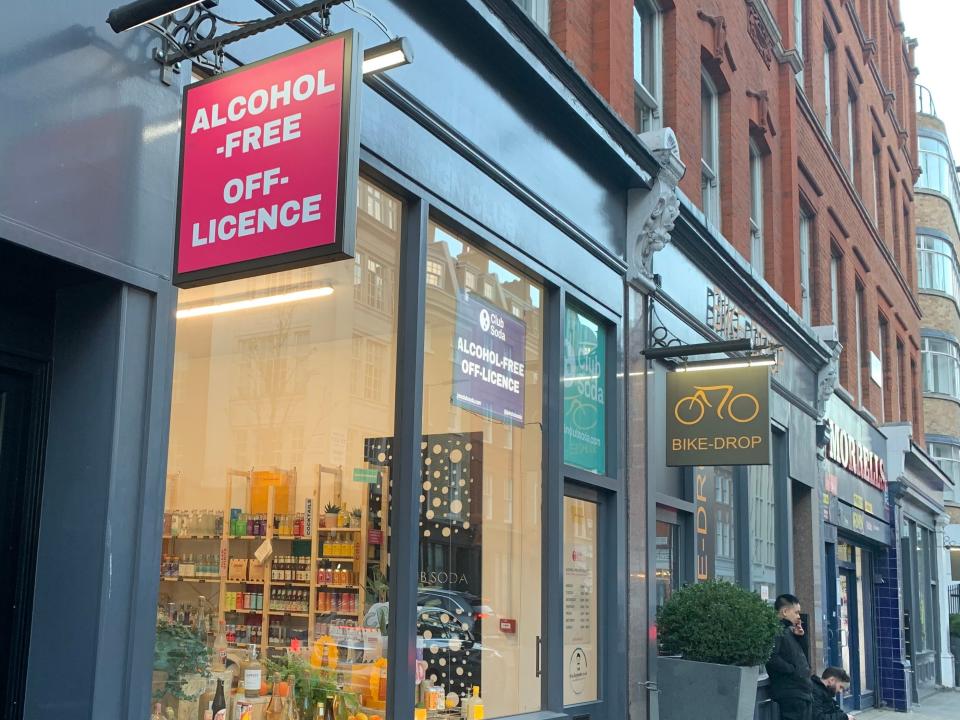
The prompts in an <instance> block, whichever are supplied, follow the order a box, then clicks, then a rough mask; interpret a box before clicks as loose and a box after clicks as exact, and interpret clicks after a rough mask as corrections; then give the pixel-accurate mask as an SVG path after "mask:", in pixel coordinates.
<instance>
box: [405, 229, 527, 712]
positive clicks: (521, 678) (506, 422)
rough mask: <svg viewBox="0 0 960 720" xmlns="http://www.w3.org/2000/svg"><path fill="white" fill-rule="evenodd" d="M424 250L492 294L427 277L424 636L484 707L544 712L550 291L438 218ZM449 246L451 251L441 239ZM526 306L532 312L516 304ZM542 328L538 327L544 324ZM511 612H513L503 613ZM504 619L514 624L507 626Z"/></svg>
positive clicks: (447, 674)
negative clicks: (546, 313) (545, 361)
mask: <svg viewBox="0 0 960 720" xmlns="http://www.w3.org/2000/svg"><path fill="white" fill-rule="evenodd" d="M428 238H429V239H428V256H436V257H449V258H450V262H451V264H452V265H453V266H464V265H469V266H470V267H473V268H476V270H477V273H478V276H480V277H483V278H484V284H485V286H486V285H490V286H491V292H489V293H487V292H484V293H483V295H482V296H478V295H476V294H474V293H469V292H465V291H460V292H458V291H457V290H456V289H455V288H451V287H449V286H447V287H443V288H441V287H437V286H435V285H429V284H428V285H427V293H426V308H427V309H426V329H427V330H428V331H429V332H430V333H431V335H432V337H433V342H434V344H435V346H436V347H438V348H441V347H450V348H453V356H452V357H451V356H450V355H449V354H447V353H436V354H433V355H429V356H427V357H425V358H424V367H423V385H424V388H423V392H424V395H423V442H422V446H421V452H422V454H423V477H422V479H421V485H422V489H421V496H420V501H421V510H420V537H419V555H420V590H419V592H420V595H421V596H427V595H429V596H430V597H432V598H436V599H438V600H440V602H441V604H442V607H438V608H434V607H424V603H423V602H420V603H419V605H421V608H420V610H419V614H418V617H417V636H418V638H417V646H418V648H419V649H420V651H421V652H422V656H423V662H424V663H425V669H426V676H427V679H428V680H429V682H430V683H431V684H435V685H440V686H443V688H444V690H445V692H447V693H449V692H454V693H457V694H459V695H460V696H461V697H466V696H467V695H469V694H470V693H471V691H472V688H473V687H478V688H480V692H481V696H482V698H483V701H484V710H485V714H486V716H487V717H500V716H504V715H512V714H518V713H524V712H533V711H537V710H540V708H541V700H540V698H541V693H540V680H539V678H538V677H537V673H536V661H535V653H536V652H537V638H538V636H540V634H541V630H540V611H541V587H540V579H541V572H540V553H539V552H538V551H537V548H539V547H540V541H541V537H542V525H541V522H540V498H541V483H542V480H541V466H542V457H541V455H542V453H541V450H542V446H543V441H542V436H541V431H540V420H541V408H542V404H543V401H542V399H543V388H542V385H541V382H540V378H541V377H542V346H541V343H540V338H542V333H541V332H540V331H539V329H538V328H539V326H540V325H541V324H542V322H543V320H542V308H541V307H540V298H541V297H542V294H541V292H540V287H539V286H538V285H537V284H536V283H535V282H534V281H533V280H532V279H530V278H528V277H527V276H525V275H523V274H522V273H521V272H520V271H518V270H514V269H512V268H510V267H508V266H507V265H505V264H503V263H501V262H500V261H499V260H497V259H495V258H494V257H493V256H492V255H490V254H488V253H486V252H485V251H483V250H481V249H480V248H479V247H477V245H475V244H474V243H472V242H470V240H468V239H467V238H465V237H462V236H460V235H458V234H457V233H455V232H453V231H451V230H449V229H444V228H443V227H441V226H439V225H436V224H433V223H431V225H430V227H429V230H428ZM441 246H442V247H441ZM513 304H516V305H517V306H520V307H523V308H527V310H526V311H525V312H524V313H523V318H517V317H516V316H515V315H514V314H513V313H511V306H512V305H513ZM535 328H537V331H536V332H534V329H535ZM505 621H509V622H505ZM504 628H507V629H504Z"/></svg>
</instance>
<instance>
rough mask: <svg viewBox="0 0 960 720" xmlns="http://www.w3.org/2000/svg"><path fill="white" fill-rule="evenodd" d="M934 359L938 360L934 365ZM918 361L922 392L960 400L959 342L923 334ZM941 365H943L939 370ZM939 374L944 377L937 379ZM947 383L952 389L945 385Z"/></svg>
mask: <svg viewBox="0 0 960 720" xmlns="http://www.w3.org/2000/svg"><path fill="white" fill-rule="evenodd" d="M941 343H942V345H941ZM934 360H936V361H938V363H937V364H936V365H934V364H933V361H934ZM920 361H921V366H922V371H923V376H922V380H923V384H922V390H923V394H924V395H934V396H937V397H948V398H952V399H955V400H958V401H960V344H958V342H957V341H956V340H955V339H949V338H947V337H941V336H932V335H924V336H923V337H922V338H921V340H920ZM951 365H952V369H951ZM941 366H945V367H944V368H943V369H942V370H941V369H940V368H941ZM941 375H944V377H943V378H942V380H941V381H938V378H939V377H940V376H941ZM949 383H952V389H951V388H950V387H947V384H949Z"/></svg>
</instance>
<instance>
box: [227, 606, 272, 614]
mask: <svg viewBox="0 0 960 720" xmlns="http://www.w3.org/2000/svg"><path fill="white" fill-rule="evenodd" d="M224 613H226V614H228V615H263V610H247V609H246V608H242V609H241V608H238V609H236V610H224Z"/></svg>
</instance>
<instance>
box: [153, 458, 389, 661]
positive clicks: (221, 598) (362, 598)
mask: <svg viewBox="0 0 960 720" xmlns="http://www.w3.org/2000/svg"><path fill="white" fill-rule="evenodd" d="M273 471H274V472H276V473H279V474H282V475H284V477H285V480H288V481H289V483H290V484H288V487H290V488H292V490H291V492H294V493H295V492H296V469H292V470H289V471H287V470H273ZM327 477H332V479H333V483H332V488H329V489H328V492H326V493H324V496H323V500H324V501H325V502H326V501H331V498H332V502H333V503H334V504H336V505H340V504H341V490H342V482H343V471H342V469H341V468H331V467H323V466H319V467H317V470H316V474H315V475H314V477H313V478H312V480H313V482H312V483H311V485H312V487H311V488H310V492H309V497H310V499H311V501H312V506H313V508H314V513H313V528H312V532H310V533H309V534H305V535H303V536H297V535H280V534H276V535H275V534H274V518H275V516H276V515H277V508H276V503H277V498H276V495H277V492H276V488H275V487H273V486H270V487H269V488H268V489H267V507H266V510H267V512H266V514H265V515H266V527H265V531H264V534H263V535H231V534H230V532H229V529H230V511H231V508H234V507H236V506H237V503H236V502H234V498H235V497H237V495H238V494H240V493H238V492H237V491H238V490H239V488H237V485H236V483H238V482H240V483H243V484H244V487H243V491H244V492H243V493H242V494H243V495H244V496H245V498H246V502H245V503H244V507H245V509H246V511H247V512H252V508H251V488H252V485H253V481H254V471H253V470H249V471H247V470H236V469H229V470H227V472H226V487H225V492H224V505H223V511H222V517H223V528H224V531H223V533H222V534H189V533H187V534H176V535H174V534H169V535H164V536H163V540H164V554H165V555H166V554H171V555H176V554H177V553H176V549H177V547H176V546H177V545H178V544H179V543H182V542H188V543H191V544H193V543H213V542H216V543H218V547H219V551H220V552H219V570H220V575H219V577H216V576H209V577H162V578H161V580H162V581H163V583H165V584H169V586H170V587H171V588H172V587H175V583H188V584H192V585H196V586H204V585H206V586H213V587H216V588H217V594H218V597H217V599H216V601H215V602H213V604H212V606H213V607H215V608H217V617H218V619H219V620H224V621H225V620H226V618H227V616H228V615H230V616H234V617H237V618H247V617H259V618H260V632H261V635H260V643H259V644H260V652H261V654H262V655H265V653H266V652H267V650H268V649H270V648H272V649H276V648H279V647H281V645H279V644H277V643H271V642H270V621H271V619H273V620H274V621H276V620H277V619H278V618H280V619H282V618H288V619H291V620H294V619H295V620H298V621H302V620H306V625H307V628H306V630H307V638H308V641H311V642H312V640H313V639H314V638H315V637H316V635H317V632H316V631H317V620H318V618H330V619H334V618H339V619H340V620H352V621H355V622H356V621H359V620H362V618H363V616H364V614H365V612H366V602H367V597H366V595H367V593H366V578H367V564H368V559H369V555H370V552H369V543H368V539H369V533H368V528H369V518H368V515H369V508H368V504H369V501H370V488H369V487H365V488H363V491H362V493H361V497H362V500H361V504H360V507H361V509H362V513H361V516H360V527H348V528H342V527H321V523H322V522H323V519H324V513H323V504H321V502H320V501H321V488H322V486H323V484H324V479H325V478H327ZM181 480H182V479H181V478H180V477H179V476H178V477H176V478H175V479H174V484H175V485H176V486H178V487H177V488H176V490H180V489H181V488H179V486H180V485H181ZM176 494H177V495H179V494H181V493H179V492H177V493H176ZM383 505H384V507H383V511H382V512H383V513H384V515H383V517H386V514H385V513H386V498H384V502H383ZM300 509H301V510H302V508H300ZM280 512H283V513H287V512H288V509H287V508H284V509H282V510H281V511H280ZM305 531H306V528H305ZM334 535H339V536H340V537H342V538H351V542H353V546H354V553H353V555H350V556H344V555H325V554H324V553H323V551H322V548H323V542H324V540H326V539H329V538H330V537H331V536H334ZM385 536H386V532H384V541H383V542H384V543H385V542H386V539H385ZM267 541H269V542H270V543H271V545H272V548H273V553H272V555H271V557H270V558H268V560H267V561H266V562H265V563H264V564H263V580H249V579H247V580H232V579H230V578H229V567H230V560H231V559H232V558H242V559H245V560H247V561H248V568H247V572H248V573H249V561H252V560H254V559H255V552H256V550H257V548H258V547H260V545H261V544H262V543H264V542H267ZM296 541H309V543H310V556H309V560H308V564H307V568H308V577H309V581H308V582H302V581H288V580H273V579H272V578H273V564H274V561H275V558H276V557H277V556H294V557H303V555H300V556H295V555H294V552H293V549H292V547H291V546H289V545H288V543H293V542H296ZM344 542H346V540H344ZM187 552H192V550H188V551H187ZM384 556H385V553H384V552H382V551H381V553H380V557H381V559H379V560H378V562H379V563H381V564H383V563H385V560H384V559H382V558H383V557H384ZM326 561H329V562H330V563H335V564H339V565H348V566H350V567H351V568H352V572H353V576H354V577H355V578H356V584H337V583H321V582H318V570H319V569H320V565H321V563H322V562H326ZM243 587H250V588H256V590H255V592H257V593H262V594H263V607H262V609H259V610H251V609H246V608H240V609H236V610H229V611H228V610H227V604H226V596H227V592H232V591H234V590H237V589H238V588H243ZM274 588H276V589H287V588H292V589H305V590H307V591H308V607H309V608H310V611H309V612H294V611H286V610H275V609H272V608H271V607H270V603H271V594H272V593H271V591H272V590H273V589H274ZM326 591H330V592H334V593H353V594H356V595H357V609H356V610H355V611H354V610H350V611H341V610H320V609H319V598H318V593H319V592H326ZM208 599H210V598H208ZM301 628H302V626H301ZM242 644H243V643H241V645H242Z"/></svg>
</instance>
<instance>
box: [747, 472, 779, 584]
mask: <svg viewBox="0 0 960 720" xmlns="http://www.w3.org/2000/svg"><path fill="white" fill-rule="evenodd" d="M747 487H748V491H749V495H750V505H749V521H750V538H751V548H750V549H751V552H750V589H751V590H753V591H754V592H756V593H759V594H760V596H761V597H763V598H764V599H772V598H775V597H776V596H777V532H776V502H775V498H774V487H773V467H772V466H770V465H755V466H751V467H749V468H748V469H747Z"/></svg>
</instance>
